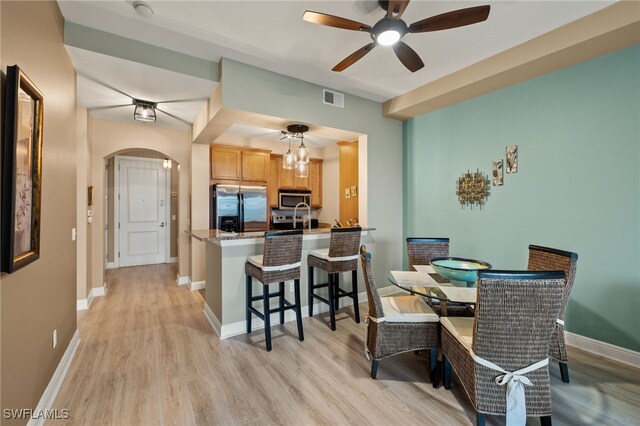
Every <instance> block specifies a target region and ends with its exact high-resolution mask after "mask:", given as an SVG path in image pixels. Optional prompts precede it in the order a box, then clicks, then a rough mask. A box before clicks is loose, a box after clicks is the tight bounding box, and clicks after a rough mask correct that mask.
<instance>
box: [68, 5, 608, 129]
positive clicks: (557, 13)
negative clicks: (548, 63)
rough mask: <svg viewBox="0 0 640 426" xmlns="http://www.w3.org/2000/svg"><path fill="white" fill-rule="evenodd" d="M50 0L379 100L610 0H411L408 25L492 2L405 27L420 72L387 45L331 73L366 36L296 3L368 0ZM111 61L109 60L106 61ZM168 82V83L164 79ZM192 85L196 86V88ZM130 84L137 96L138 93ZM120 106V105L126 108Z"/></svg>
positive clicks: (89, 93) (182, 91) (376, 15)
mask: <svg viewBox="0 0 640 426" xmlns="http://www.w3.org/2000/svg"><path fill="white" fill-rule="evenodd" d="M58 3H59V4H60V8H61V10H62V13H63V15H64V17H65V19H66V20H68V21H71V22H74V23H77V24H81V25H84V26H88V27H92V28H96V29H99V30H102V31H107V32H110V33H113V34H117V35H120V36H123V37H128V38H132V39H136V40H139V41H142V42H145V43H149V44H153V45H156V46H160V47H163V48H167V49H171V50H175V51H178V52H181V53H185V54H188V55H192V56H196V57H200V58H203V59H207V60H211V61H215V62H217V61H219V60H220V58H221V57H227V58H230V59H234V60H238V61H241V62H245V63H248V64H251V65H254V66H258V67H261V68H265V69H269V70H271V71H275V72H278V73H281V74H285V75H289V76H292V77H296V78H300V79H303V80H306V81H310V82H313V83H316V84H319V85H323V86H326V87H329V88H332V89H336V90H341V91H344V92H347V93H351V94H354V95H358V96H363V97H366V98H369V99H372V100H375V101H379V102H382V101H386V100H388V99H390V98H392V97H395V96H398V95H401V94H403V93H406V92H407V91H409V90H411V89H414V88H417V87H420V86H422V85H424V84H427V83H429V82H431V81H433V80H437V79H439V78H441V77H443V76H445V75H448V74H450V73H452V72H454V71H457V70H459V69H462V68H464V67H466V66H469V65H471V64H473V63H476V62H478V61H480V60H482V59H484V58H487V57H490V56H493V55H495V54H496V53H499V52H501V51H504V50H506V49H509V48H511V47H513V46H516V45H518V44H521V43H523V42H525V41H527V40H530V39H532V38H535V37H537V36H539V35H541V34H543V33H546V32H548V31H551V30H553V29H555V28H557V27H560V26H562V25H564V24H567V23H569V22H572V21H574V20H576V19H579V18H581V17H583V16H586V15H588V14H591V13H593V12H595V11H597V10H599V9H602V8H604V7H606V6H608V5H610V4H612V3H615V1H612V0H609V1H596V0H588V1H579V0H573V1H542V0H535V1H524V0H503V1H488V2H486V1H482V2H478V1H456V0H448V1H427V0H413V1H411V3H410V4H409V6H408V7H407V9H406V11H405V13H404V15H403V19H404V20H405V21H406V22H407V24H411V23H412V22H415V21H418V20H420V19H423V18H426V17H429V16H433V15H437V14H440V13H443V12H447V11H451V10H455V9H461V8H466V7H471V6H475V5H480V4H490V5H491V13H490V15H489V18H488V20H487V21H485V22H482V23H479V24H475V25H471V26H467V27H462V28H456V29H451V30H445V31H438V32H432V33H423V34H407V35H406V36H405V37H404V38H403V41H404V42H406V43H407V44H408V45H409V46H411V47H412V48H413V49H414V50H415V51H416V52H417V53H418V54H419V55H420V57H421V58H422V59H423V61H424V63H425V67H424V68H423V69H422V70H420V71H418V72H416V73H413V74H412V73H411V72H409V71H408V70H407V69H406V68H404V66H403V65H402V64H401V63H400V62H399V61H398V59H397V58H396V57H395V55H394V53H393V51H392V50H391V49H390V48H388V47H384V46H378V47H376V48H375V49H374V50H373V51H372V52H371V53H369V54H368V55H367V56H365V57H364V58H363V59H361V60H360V61H359V62H357V63H356V64H354V65H353V66H351V67H350V68H348V69H347V70H345V71H344V72H342V73H335V72H332V71H331V68H332V67H333V66H334V65H336V64H337V63H338V62H340V61H341V60H342V59H343V58H345V57H346V56H348V55H349V54H351V53H353V52H354V51H356V50H357V49H359V48H361V47H362V46H364V45H365V44H367V43H369V42H370V41H371V40H370V38H369V35H368V34H367V33H361V32H356V31H348V30H341V29H337V28H331V27H325V26H320V25H314V24H311V23H308V22H304V21H303V20H302V15H303V13H304V11H305V10H314V11H318V12H324V13H328V14H332V15H337V16H342V17H345V18H349V19H353V20H356V21H360V22H363V23H366V24H369V25H373V24H374V23H375V22H377V21H378V20H379V19H380V18H381V17H382V16H383V15H384V11H383V10H382V9H381V8H380V7H379V6H378V5H377V2H376V1H365V0H353V1H268V0H262V1H243V0H235V1H211V0H210V1H167V0H162V1H159V0H155V1H154V0H149V1H148V2H147V3H148V4H150V5H151V7H152V8H153V9H154V14H153V15H152V16H151V17H149V18H145V17H143V16H141V15H138V14H137V13H136V12H135V10H134V9H133V7H132V3H133V2H132V1H123V0H111V1H77V0H73V1H71V0H58ZM69 50H70V52H72V60H73V61H74V64H75V65H76V67H77V68H78V71H79V73H80V72H86V73H87V74H88V75H90V76H93V77H96V76H99V78H100V80H101V81H103V82H105V83H107V84H108V85H111V86H114V87H117V88H119V89H120V90H123V91H125V92H127V93H129V94H131V95H132V96H141V97H143V98H144V97H147V98H149V99H151V100H155V99H190V98H194V97H200V96H202V94H203V93H205V90H204V83H202V80H200V79H197V78H194V77H187V76H182V77H183V80H180V83H179V84H178V83H177V82H178V80H177V79H179V77H178V75H179V74H177V73H172V74H175V75H173V76H169V75H168V74H166V73H170V72H169V71H163V70H158V69H157V68H156V69H153V67H148V66H145V65H140V64H137V66H138V67H141V68H145V69H146V72H147V73H148V74H146V75H149V76H150V78H144V79H142V78H137V77H136V76H137V75H140V74H139V73H138V74H136V73H133V72H123V71H126V68H127V67H130V71H133V68H135V67H136V64H134V63H129V64H124V62H128V61H123V60H120V59H115V58H111V57H105V58H102V59H101V60H102V65H101V66H98V65H95V59H94V58H91V57H85V56H90V55H91V54H90V53H88V54H87V55H84V54H81V53H79V52H81V51H80V50H79V49H76V51H75V52H74V49H73V48H69ZM93 55H98V54H93ZM99 56H104V55H99ZM110 61H113V64H109V62H110ZM161 74H164V75H165V77H163V76H162V75H161ZM151 77H152V78H151ZM163 78H164V79H163ZM167 79H169V80H170V81H171V82H172V83H171V84H167V82H168V81H169V80H167ZM174 79H175V80H174ZM190 80H193V84H192V86H189V84H187V83H186V82H187V81H190ZM198 80H200V81H198ZM154 82H157V84H154ZM80 83H81V82H79V87H78V96H79V99H82V101H83V102H86V103H87V105H89V104H91V105H108V104H109V103H111V102H116V101H120V103H122V102H121V101H122V97H118V96H117V95H116V94H114V93H113V92H108V91H105V90H100V89H99V88H98V87H97V86H96V84H93V85H92V84H89V82H87V81H85V82H82V85H81V84H80ZM187 87H193V88H194V91H192V92H189V91H188V89H187ZM195 87H199V88H201V89H202V92H199V91H198V90H196V89H195ZM212 87H213V86H210V88H212ZM124 89H126V90H124ZM169 89H171V90H169ZM138 91H139V92H140V95H137V93H138ZM132 92H133V93H132ZM196 92H197V93H196ZM210 92H211V90H209V92H208V93H210ZM208 93H207V94H206V96H208ZM206 96H205V97H206ZM196 106H197V110H199V109H200V108H201V106H202V103H200V104H197V105H194V108H196ZM164 108H165V109H166V110H167V111H169V112H172V113H174V114H175V115H178V116H180V117H181V118H184V119H185V120H187V121H191V120H192V119H193V117H194V116H195V114H193V111H192V110H191V109H189V108H188V107H187V106H184V108H183V106H182V105H181V104H180V106H179V104H166V105H165V106H164ZM121 109H122V110H124V111H127V110H128V109H132V108H121ZM179 109H180V110H179ZM114 111H115V110H100V112H98V111H96V115H98V114H105V115H110V114H112V113H114ZM119 113H120V112H119ZM122 114H124V112H122ZM131 114H132V112H131ZM175 121H176V120H174V122H175ZM174 124H175V123H174Z"/></svg>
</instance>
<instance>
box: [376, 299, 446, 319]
mask: <svg viewBox="0 0 640 426" xmlns="http://www.w3.org/2000/svg"><path fill="white" fill-rule="evenodd" d="M380 301H381V303H382V312H384V320H385V321H386V322H438V321H439V320H440V317H439V316H438V314H436V313H435V312H434V311H433V309H431V307H430V306H429V305H427V304H426V303H425V301H424V300H422V298H421V297H419V296H388V297H381V298H380Z"/></svg>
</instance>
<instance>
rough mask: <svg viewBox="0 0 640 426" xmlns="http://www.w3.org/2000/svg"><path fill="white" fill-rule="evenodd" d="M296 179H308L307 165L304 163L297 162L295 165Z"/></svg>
mask: <svg viewBox="0 0 640 426" xmlns="http://www.w3.org/2000/svg"><path fill="white" fill-rule="evenodd" d="M296 177H299V178H306V177H309V163H305V162H304V161H298V163H296Z"/></svg>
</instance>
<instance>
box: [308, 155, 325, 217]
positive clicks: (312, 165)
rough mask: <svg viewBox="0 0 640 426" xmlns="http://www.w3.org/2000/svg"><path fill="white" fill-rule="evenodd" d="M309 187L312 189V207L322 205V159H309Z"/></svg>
mask: <svg viewBox="0 0 640 426" xmlns="http://www.w3.org/2000/svg"><path fill="white" fill-rule="evenodd" d="M309 189H311V207H316V208H321V207H322V160H317V159H315V158H313V159H311V160H310V161H309Z"/></svg>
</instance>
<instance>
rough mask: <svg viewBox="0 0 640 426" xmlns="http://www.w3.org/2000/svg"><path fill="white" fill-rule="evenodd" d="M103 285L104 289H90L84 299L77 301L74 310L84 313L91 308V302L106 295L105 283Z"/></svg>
mask: <svg viewBox="0 0 640 426" xmlns="http://www.w3.org/2000/svg"><path fill="white" fill-rule="evenodd" d="M104 285H105V287H94V288H92V289H91V291H90V292H89V295H88V296H87V298H86V299H79V300H77V301H76V309H77V310H78V311H85V310H87V309H89V308H90V307H91V303H92V302H93V299H95V298H96V297H101V296H104V295H105V294H107V287H106V285H107V283H105V284H104Z"/></svg>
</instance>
